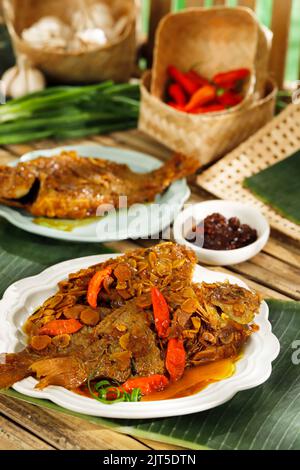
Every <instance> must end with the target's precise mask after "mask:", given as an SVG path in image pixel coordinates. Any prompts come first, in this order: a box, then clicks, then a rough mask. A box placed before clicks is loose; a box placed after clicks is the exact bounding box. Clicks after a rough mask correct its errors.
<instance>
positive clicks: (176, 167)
mask: <svg viewBox="0 0 300 470" xmlns="http://www.w3.org/2000/svg"><path fill="white" fill-rule="evenodd" d="M199 167H200V162H199V160H197V159H196V158H194V157H187V156H185V155H182V154H180V153H175V154H173V156H172V157H171V158H170V160H168V161H167V162H166V163H165V164H164V165H163V166H162V167H161V168H158V169H157V170H154V171H153V172H152V176H153V177H154V178H157V177H159V179H161V180H162V181H163V182H164V183H165V184H164V186H165V187H166V186H168V185H169V184H170V183H171V182H172V181H174V180H177V179H180V178H184V177H186V176H189V175H192V174H194V173H195V172H196V171H197V170H198V168H199Z"/></svg>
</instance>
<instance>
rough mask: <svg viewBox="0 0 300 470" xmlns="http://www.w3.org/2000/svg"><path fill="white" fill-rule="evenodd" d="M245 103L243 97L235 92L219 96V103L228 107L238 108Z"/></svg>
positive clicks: (226, 92)
mask: <svg viewBox="0 0 300 470" xmlns="http://www.w3.org/2000/svg"><path fill="white" fill-rule="evenodd" d="M242 101H243V96H242V95H240V94H239V93H234V92H233V91H225V92H224V93H222V94H220V95H218V102H219V103H220V104H222V105H224V106H226V107H231V106H236V105H237V104H239V103H241V102H242Z"/></svg>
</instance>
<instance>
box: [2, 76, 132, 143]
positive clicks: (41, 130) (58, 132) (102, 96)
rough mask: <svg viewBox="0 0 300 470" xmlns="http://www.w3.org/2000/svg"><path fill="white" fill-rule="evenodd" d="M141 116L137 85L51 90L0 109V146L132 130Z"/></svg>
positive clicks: (72, 87) (25, 97)
mask: <svg viewBox="0 0 300 470" xmlns="http://www.w3.org/2000/svg"><path fill="white" fill-rule="evenodd" d="M138 114H139V86H138V85H137V84H131V83H125V84H115V83H113V82H112V81H107V82H103V83H101V84H98V85H87V86H58V87H51V88H47V89H45V90H43V91H39V92H35V93H30V94H28V95H26V96H24V97H21V98H17V99H14V100H11V101H9V102H8V103H6V104H4V105H2V106H0V145H5V144H19V143H23V142H29V141H30V140H38V139H43V138H51V137H52V138H55V139H67V138H77V137H83V136H89V135H93V134H103V133H108V132H113V131H117V130H123V129H124V130H125V129H131V128H134V127H136V125H137V119H138Z"/></svg>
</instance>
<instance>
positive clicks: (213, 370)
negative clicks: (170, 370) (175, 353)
mask: <svg viewBox="0 0 300 470" xmlns="http://www.w3.org/2000/svg"><path fill="white" fill-rule="evenodd" d="M237 360H238V358H233V357H232V358H229V359H222V360H220V361H215V362H211V363H209V364H204V365H202V366H196V367H192V368H191V369H187V370H186V371H185V373H184V375H183V377H182V378H181V379H180V380H178V381H177V382H174V383H171V384H170V385H169V386H168V387H167V388H166V389H165V390H163V391H161V392H154V393H151V394H150V395H147V396H144V397H142V401H155V400H168V399H172V398H182V397H187V396H190V395H194V394H195V393H198V392H200V391H201V390H203V389H204V388H205V387H207V386H208V385H210V384H212V383H214V382H218V381H220V380H223V379H227V378H229V377H231V376H232V375H233V374H234V372H235V363H236V361H237ZM73 391H74V392H75V393H78V394H80V395H83V396H85V397H89V398H90V397H91V395H90V392H89V390H88V388H87V386H83V387H80V388H78V389H76V390H73Z"/></svg>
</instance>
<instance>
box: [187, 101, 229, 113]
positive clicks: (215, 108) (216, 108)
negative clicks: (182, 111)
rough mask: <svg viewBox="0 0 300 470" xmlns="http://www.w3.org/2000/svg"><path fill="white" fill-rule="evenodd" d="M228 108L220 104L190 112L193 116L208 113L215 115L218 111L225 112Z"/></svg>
mask: <svg viewBox="0 0 300 470" xmlns="http://www.w3.org/2000/svg"><path fill="white" fill-rule="evenodd" d="M225 109H226V106H224V105H223V104H219V103H213V104H209V105H207V106H200V107H199V108H195V109H193V110H192V111H190V113H191V114H206V113H215V112H217V111H224V110H225Z"/></svg>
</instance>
